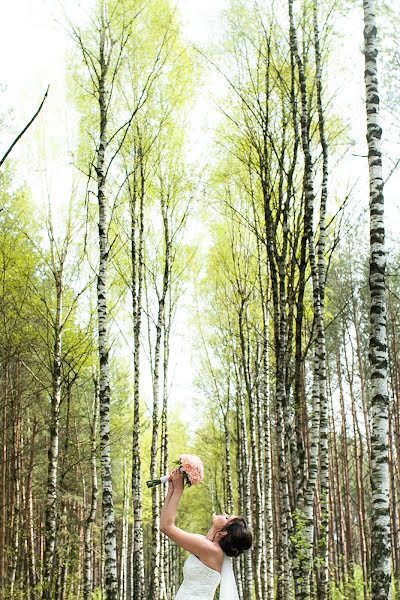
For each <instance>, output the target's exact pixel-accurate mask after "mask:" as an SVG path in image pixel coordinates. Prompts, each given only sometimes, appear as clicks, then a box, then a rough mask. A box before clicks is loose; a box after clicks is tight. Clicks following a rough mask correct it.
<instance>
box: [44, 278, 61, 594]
mask: <svg viewBox="0 0 400 600" xmlns="http://www.w3.org/2000/svg"><path fill="white" fill-rule="evenodd" d="M54 274H55V284H56V315H55V323H54V346H53V372H52V379H53V381H52V385H53V389H52V396H51V417H50V430H49V433H50V436H49V450H48V473H47V499H46V515H45V527H46V533H45V540H46V541H45V554H44V587H43V594H42V597H43V599H44V600H52V597H53V592H54V590H53V586H54V575H55V573H54V567H55V551H56V547H55V546H56V535H57V488H58V477H57V476H58V455H59V423H60V403H61V351H62V306H63V302H62V300H63V284H62V277H61V273H57V271H56V270H55V271H54Z"/></svg>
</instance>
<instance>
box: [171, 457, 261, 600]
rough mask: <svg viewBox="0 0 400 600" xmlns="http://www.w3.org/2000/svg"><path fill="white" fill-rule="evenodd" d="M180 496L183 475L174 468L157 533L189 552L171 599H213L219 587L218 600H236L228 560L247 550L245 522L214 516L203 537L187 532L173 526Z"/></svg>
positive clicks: (236, 593) (249, 538)
mask: <svg viewBox="0 0 400 600" xmlns="http://www.w3.org/2000/svg"><path fill="white" fill-rule="evenodd" d="M182 494H183V476H182V473H181V472H180V470H179V468H177V469H174V470H173V471H172V473H171V475H170V479H169V483H168V493H167V497H166V499H165V503H164V506H163V508H162V510H161V521H160V525H161V531H162V532H163V533H164V534H165V535H167V536H168V537H169V538H170V539H171V540H173V541H174V542H175V543H176V544H178V546H181V548H184V549H185V550H187V551H188V552H190V556H189V558H188V559H187V560H186V562H185V565H184V567H183V575H184V580H183V583H182V585H181V587H180V588H179V590H178V593H177V595H176V596H175V600H213V598H214V595H215V591H216V589H217V587H218V585H219V584H220V600H238V599H239V595H238V592H237V588H236V582H235V577H234V574H233V569H232V563H231V558H230V557H232V556H234V557H237V556H239V554H241V553H242V552H244V551H245V550H248V549H249V548H250V547H251V545H252V541H253V540H252V534H251V531H250V530H249V529H248V527H247V523H246V520H245V519H244V518H243V517H239V516H236V515H226V514H224V515H214V516H213V518H212V525H211V528H210V530H209V531H208V533H207V535H206V536H204V535H199V534H196V533H189V532H188V531H184V530H183V529H180V528H179V527H177V526H176V525H175V518H176V511H177V508H178V504H179V501H180V499H181V496H182Z"/></svg>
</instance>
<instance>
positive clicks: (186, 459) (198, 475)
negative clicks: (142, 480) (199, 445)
mask: <svg viewBox="0 0 400 600" xmlns="http://www.w3.org/2000/svg"><path fill="white" fill-rule="evenodd" d="M176 464H177V465H178V466H179V467H180V471H181V473H182V475H183V479H184V482H185V485H187V486H188V487H190V486H191V485H195V484H196V483H201V482H202V481H203V479H204V466H203V463H202V461H201V458H199V457H198V456H195V455H194V454H181V455H180V457H179V460H178V461H177V462H176ZM168 479H169V475H163V476H162V477H160V479H149V481H146V483H147V487H149V488H151V487H154V486H156V485H160V484H161V483H165V482H167V481H168Z"/></svg>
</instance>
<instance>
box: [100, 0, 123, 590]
mask: <svg viewBox="0 0 400 600" xmlns="http://www.w3.org/2000/svg"><path fill="white" fill-rule="evenodd" d="M105 21H106V16H105V15H104V7H103V14H102V17H101V29H100V48H99V50H100V52H99V63H100V67H99V68H100V76H99V98H98V100H99V112H100V123H99V147H98V151H97V165H96V173H97V199H98V210H99V213H98V215H99V224H98V228H99V272H98V275H97V315H98V344H99V361H100V371H99V394H100V440H101V444H100V446H101V483H102V507H103V535H104V559H105V560H104V583H105V593H106V600H117V598H118V581H117V535H116V526H115V513H114V501H113V482H112V469H111V445H110V402H111V392H110V372H109V371H110V368H109V342H108V312H107V268H108V256H109V251H110V248H109V241H108V227H109V223H108V219H107V206H106V204H107V203H106V177H107V169H106V161H105V153H106V148H107V91H106V77H107V71H108V62H107V60H106V56H105V44H106V40H105V38H106V22H105Z"/></svg>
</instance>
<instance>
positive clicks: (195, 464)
mask: <svg viewBox="0 0 400 600" xmlns="http://www.w3.org/2000/svg"><path fill="white" fill-rule="evenodd" d="M179 463H180V465H181V467H182V470H183V471H184V472H185V473H186V474H187V476H188V478H189V480H190V483H191V484H192V485H194V484H196V483H200V482H201V481H203V479H204V466H203V463H202V461H201V458H199V457H198V456H195V455H194V454H181V455H180V457H179Z"/></svg>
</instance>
